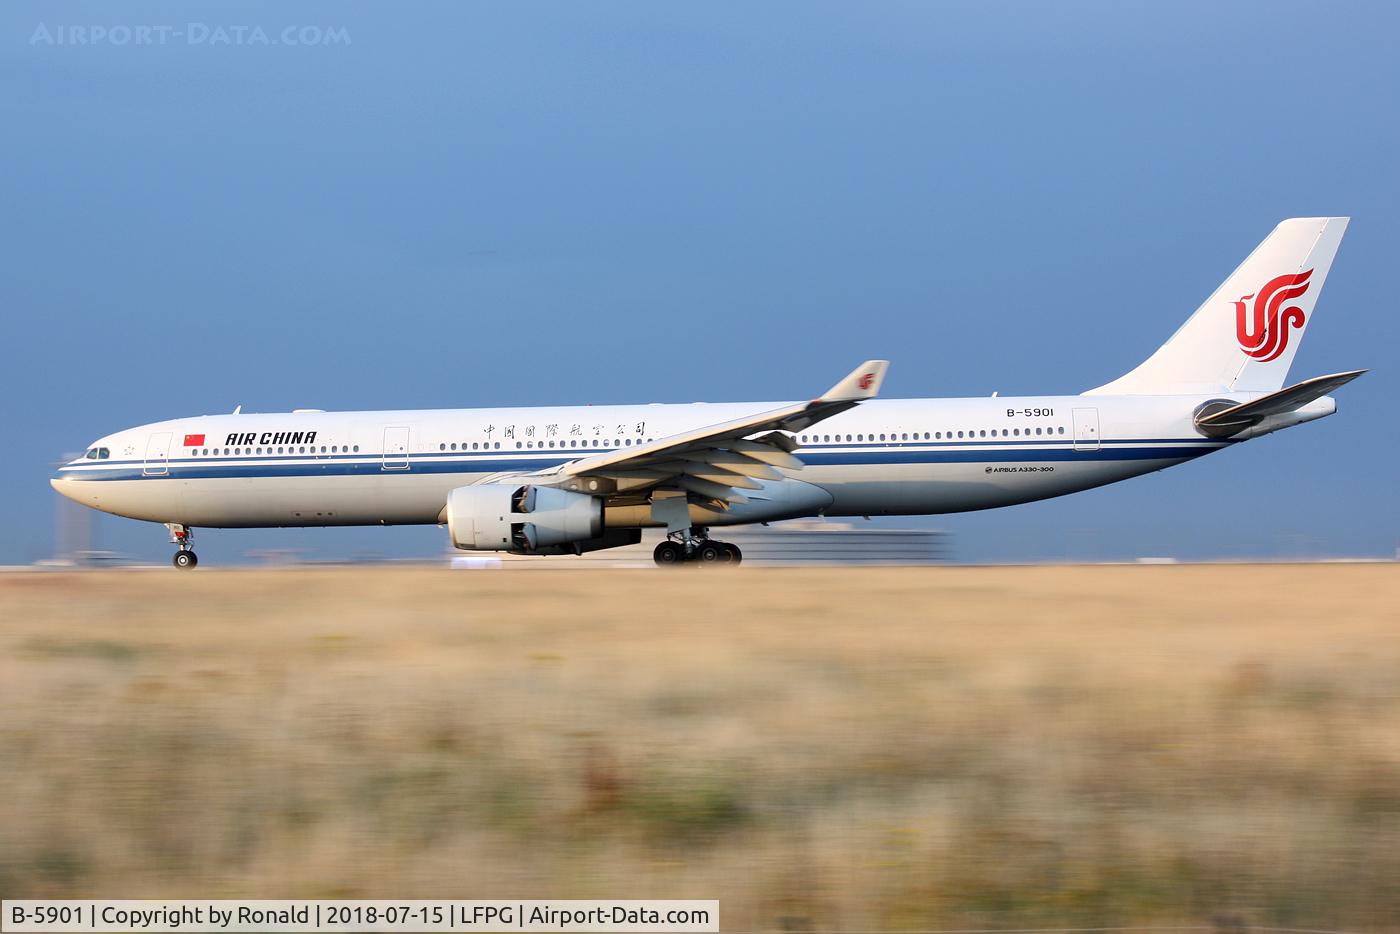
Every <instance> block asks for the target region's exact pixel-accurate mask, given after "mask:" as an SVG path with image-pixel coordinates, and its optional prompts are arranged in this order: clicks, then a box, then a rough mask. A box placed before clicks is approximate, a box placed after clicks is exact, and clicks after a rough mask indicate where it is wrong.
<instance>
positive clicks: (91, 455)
mask: <svg viewBox="0 0 1400 934" xmlns="http://www.w3.org/2000/svg"><path fill="white" fill-rule="evenodd" d="M83 456H84V457H86V458H87V459H88V460H90V461H95V460H97V448H88V452H87V453H86V454H84V455H83Z"/></svg>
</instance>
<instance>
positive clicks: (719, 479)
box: [529, 360, 889, 506]
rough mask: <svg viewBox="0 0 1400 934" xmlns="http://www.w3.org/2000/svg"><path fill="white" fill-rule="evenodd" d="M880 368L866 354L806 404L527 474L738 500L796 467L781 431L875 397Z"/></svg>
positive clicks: (792, 445) (540, 479) (588, 485)
mask: <svg viewBox="0 0 1400 934" xmlns="http://www.w3.org/2000/svg"><path fill="white" fill-rule="evenodd" d="M888 367H889V361H887V360H867V361H866V362H865V363H862V364H861V365H860V366H858V367H856V368H855V369H854V370H852V371H851V373H850V374H849V375H848V376H846V378H845V379H843V380H841V381H840V382H838V383H837V384H836V385H835V386H832V387H831V388H830V389H828V390H827V391H826V392H824V393H822V394H821V395H820V396H818V397H817V398H815V399H813V400H812V401H810V402H798V403H794V404H792V405H788V406H784V407H782V408H779V409H772V410H770V411H767V412H760V413H758V414H756V415H749V416H745V417H744V418H737V419H732V420H730V421H726V422H719V423H717V424H714V425H707V426H705V427H703V428H694V429H691V430H689V431H683V432H680V433H679V434H674V435H671V436H669V437H665V438H657V439H656V440H654V441H648V442H646V443H644V444H639V445H636V446H635V447H630V448H626V449H623V450H618V451H608V452H607V453H604V454H595V455H593V456H592V457H584V458H580V459H578V460H575V461H569V462H568V463H565V464H562V465H560V466H558V467H552V468H549V469H548V470H543V471H540V472H538V473H535V474H530V475H529V476H530V478H531V480H532V481H533V482H535V483H539V484H541V485H546V486H556V487H560V488H562V489H566V490H576V491H578V492H583V493H600V494H614V493H616V494H641V493H644V492H645V491H647V490H650V489H654V488H658V487H663V488H666V489H670V490H677V491H680V492H684V493H686V494H687V495H693V496H694V497H695V498H696V500H698V501H709V502H712V503H714V504H716V505H720V506H723V505H725V504H728V503H742V502H746V501H747V497H745V496H744V494H743V493H742V492H741V491H742V490H756V489H761V488H762V484H761V483H759V482H757V481H759V480H781V479H782V477H783V475H782V474H781V473H779V472H778V468H780V467H781V468H786V469H788V470H801V469H802V462H801V461H800V460H798V459H797V458H796V457H793V456H792V451H793V450H795V449H796V447H797V445H796V442H794V441H793V440H792V438H791V437H789V436H788V435H786V434H783V432H795V431H802V430H803V429H805V428H807V427H809V426H811V425H814V424H816V423H817V422H819V421H821V420H822V419H824V418H830V417H831V416H833V415H836V414H838V413H840V412H844V411H846V410H847V409H849V408H851V407H852V406H855V405H858V404H860V403H861V402H863V401H865V400H866V399H873V398H875V396H876V395H877V394H878V393H879V391H880V384H881V383H882V382H883V381H884V378H885V370H886V369H887V368H888ZM764 432H767V433H766V434H764ZM755 436H757V437H755Z"/></svg>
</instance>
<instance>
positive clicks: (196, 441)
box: [185, 435, 204, 448]
mask: <svg viewBox="0 0 1400 934" xmlns="http://www.w3.org/2000/svg"><path fill="white" fill-rule="evenodd" d="M203 443H204V435H185V447H187V448H197V447H199V446H200V445H201V444H203Z"/></svg>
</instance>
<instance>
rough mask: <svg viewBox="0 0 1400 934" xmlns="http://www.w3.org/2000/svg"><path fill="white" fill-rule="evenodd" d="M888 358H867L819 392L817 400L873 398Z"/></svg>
mask: <svg viewBox="0 0 1400 934" xmlns="http://www.w3.org/2000/svg"><path fill="white" fill-rule="evenodd" d="M889 366H890V361H888V360H867V361H865V362H864V363H862V364H861V365H860V366H858V367H856V368H855V369H854V370H852V371H851V373H850V375H849V376H847V377H846V378H845V379H843V380H841V382H839V383H837V384H836V385H835V386H832V387H831V388H830V389H828V390H827V391H826V392H824V393H822V394H821V397H820V398H819V399H817V400H816V401H817V402H860V401H862V400H864V399H873V398H875V397H876V396H878V395H879V394H880V384H881V383H883V382H884V381H885V370H887V369H889Z"/></svg>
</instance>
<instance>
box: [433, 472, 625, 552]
mask: <svg viewBox="0 0 1400 934" xmlns="http://www.w3.org/2000/svg"><path fill="white" fill-rule="evenodd" d="M447 529H448V533H449V534H450V535H451V537H452V545H453V547H455V548H460V549H462V550H464V551H510V552H515V553H517V554H538V553H541V552H545V551H549V552H555V553H558V552H561V551H577V550H581V549H579V548H577V547H574V548H565V547H562V546H571V545H574V546H576V545H577V544H578V543H582V542H586V541H588V540H589V539H594V538H597V537H598V536H599V535H600V534H601V533H602V531H603V501H602V500H601V499H599V498H598V497H596V496H589V495H587V494H586V493H571V492H569V491H567V490H556V489H554V488H553V487H547V486H544V487H541V486H530V485H521V484H517V483H484V484H481V485H480V486H463V487H458V488H457V489H455V490H453V491H452V492H451V493H449V494H448V496H447Z"/></svg>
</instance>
